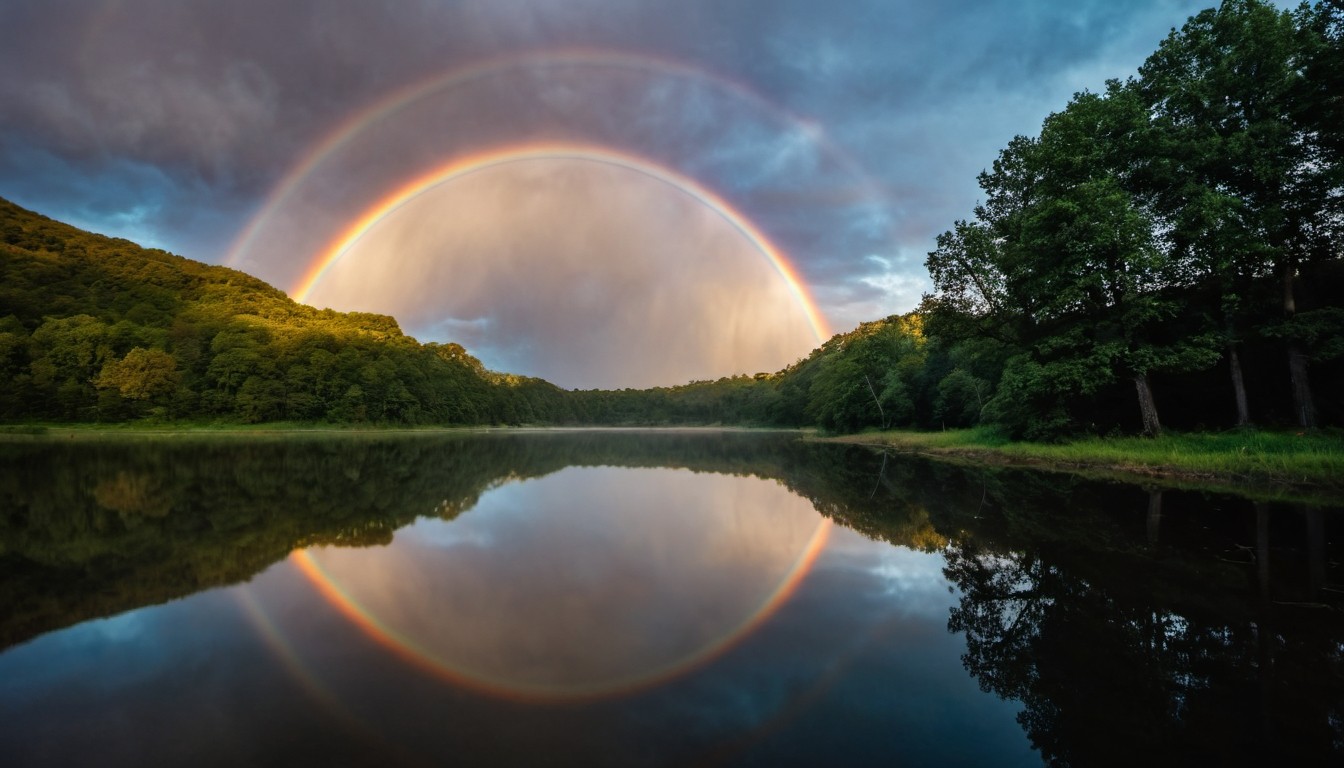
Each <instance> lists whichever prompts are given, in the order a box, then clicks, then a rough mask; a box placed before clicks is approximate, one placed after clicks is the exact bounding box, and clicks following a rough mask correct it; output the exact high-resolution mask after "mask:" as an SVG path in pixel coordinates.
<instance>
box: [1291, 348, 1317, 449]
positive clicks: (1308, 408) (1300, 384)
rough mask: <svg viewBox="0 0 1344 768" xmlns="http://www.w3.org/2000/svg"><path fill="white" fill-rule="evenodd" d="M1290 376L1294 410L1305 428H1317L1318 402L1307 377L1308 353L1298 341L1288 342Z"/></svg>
mask: <svg viewBox="0 0 1344 768" xmlns="http://www.w3.org/2000/svg"><path fill="white" fill-rule="evenodd" d="M1288 376H1289V378H1291V379H1292V382H1293V410H1294V411H1295V412H1296V413H1297V423H1298V424H1300V425H1301V426H1302V428H1303V429H1315V428H1316V402H1315V400H1313V399H1312V396H1311V382H1310V381H1308V379H1307V355H1306V353H1304V352H1303V351H1302V348H1301V347H1299V346H1298V345H1297V343H1296V342H1289V343H1288Z"/></svg>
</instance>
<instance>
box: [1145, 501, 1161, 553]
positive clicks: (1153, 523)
mask: <svg viewBox="0 0 1344 768" xmlns="http://www.w3.org/2000/svg"><path fill="white" fill-rule="evenodd" d="M1147 529H1148V543H1149V544H1150V545H1152V544H1156V543H1157V539H1158V535H1159V533H1160V532H1161V530H1162V491H1160V490H1151V491H1148V525H1147Z"/></svg>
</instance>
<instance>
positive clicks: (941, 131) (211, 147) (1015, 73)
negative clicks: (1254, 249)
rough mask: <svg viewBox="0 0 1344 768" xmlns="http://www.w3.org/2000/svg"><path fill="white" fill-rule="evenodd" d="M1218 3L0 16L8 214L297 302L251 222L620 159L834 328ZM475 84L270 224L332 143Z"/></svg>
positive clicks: (489, 1)
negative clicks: (391, 100) (361, 125)
mask: <svg viewBox="0 0 1344 768" xmlns="http://www.w3.org/2000/svg"><path fill="white" fill-rule="evenodd" d="M1210 4H1211V2H1210V0H1193V1H1187V0H1126V1H1125V2H1113V0H1096V1H1087V0H1084V1H1082V2H1068V3H1065V2H1021V1H1015V0H1004V1H1001V2H995V1H988V0H980V1H972V0H960V1H952V2H937V3H931V2H924V1H923V0H919V1H915V0H908V1H907V0H834V1H832V2H825V3H822V2H816V1H815V0H729V1H725V0H686V1H679V2H652V1H650V0H619V1H617V0H570V1H569V2H555V1H554V0H462V1H461V2H443V1H440V0H402V1H401V2H394V3H374V2H367V1H364V0H290V1H287V2H273V1H272V0H231V1H230V2H208V1H206V0H201V1H199V2H181V1H180V0H108V1H107V2H93V1H92V0H0V15H2V16H3V17H4V21H5V23H4V24H0V104H3V105H4V107H3V109H0V196H3V197H6V198H9V199H11V200H13V201H15V202H17V203H19V204H20V205H23V206H25V207H28V208H31V209H34V210H37V211H39V212H41V213H44V214H46V215H49V216H51V217H53V218H57V219H61V220H65V221H69V222H71V223H74V224H76V225H78V226H81V227H85V228H88V229H92V230H95V231H98V232H103V233H107V234H112V235H118V236H122V237H126V238H129V239H132V240H135V241H137V242H140V243H142V244H145V245H149V246H154V247H161V248H165V249H167V250H170V251H173V252H176V253H181V254H182V255H185V256H189V257H192V258H196V259H199V260H202V261H207V262H225V261H233V263H235V264H236V265H237V266H240V267H241V268H244V269H247V270H248V271H251V272H254V273H256V274H258V275H259V276H261V277H263V278H265V279H267V280H270V281H272V282H273V283H275V284H276V285H278V286H279V287H282V288H287V289H288V288H290V287H291V286H292V284H293V281H294V280H295V278H296V276H297V275H298V274H299V272H300V271H301V268H302V266H303V265H305V264H307V263H309V262H310V261H311V258H312V256H313V255H314V254H310V253H298V254H295V253H292V251H294V250H296V249H297V250H304V249H309V248H310V245H309V244H307V242H306V241H303V242H302V244H300V245H295V246H293V247H291V248H290V249H289V251H287V252H286V255H285V256H283V257H281V256H275V255H270V254H267V253H266V252H265V249H262V250H261V251H258V252H257V253H253V254H243V255H239V254H238V253H236V252H231V249H232V248H233V247H234V245H235V244H236V243H237V242H238V241H239V238H240V236H241V235H242V233H243V232H244V231H245V229H246V228H247V227H248V225H249V223H252V222H253V221H254V219H255V218H256V217H258V216H260V215H262V214H268V213H269V214H270V215H271V216H272V217H273V218H275V219H286V220H288V221H289V222H290V225H291V227H299V226H308V227H309V228H310V229H313V228H318V227H319V226H327V227H330V226H336V223H337V222H339V221H340V219H341V217H343V216H348V215H349V211H357V210H360V208H361V204H360V203H358V202H350V201H360V200H366V199H371V198H370V196H371V195H373V194H374V193H373V192H372V191H366V190H365V187H368V186H369V185H370V182H369V180H370V179H380V177H379V176H378V174H379V173H380V172H385V171H386V169H388V168H390V167H393V166H397V164H398V163H401V164H403V165H406V166H407V167H406V168H404V169H402V170H400V171H399V172H400V173H402V174H403V175H404V174H405V173H409V172H410V168H409V165H414V164H417V163H419V164H423V163H430V162H437V161H439V160H441V159H444V158H451V157H455V156H461V155H463V154H468V153H471V152H473V151H476V150H478V149H480V148H481V147H484V146H485V145H488V144H493V143H498V142H500V141H505V142H509V141H518V142H523V141H536V140H558V139H562V140H565V141H575V142H582V143H584V144H595V145H600V146H604V147H614V148H615V149H617V150H618V151H621V152H624V153H628V154H632V155H636V156H638V157H640V158H644V159H647V160H649V161H650V162H653V163H656V164H658V165H659V166H661V167H665V168H668V169H669V170H671V171H673V172H675V173H676V174H680V175H681V176H684V177H686V178H690V179H693V180H694V181H695V182H696V183H697V184H700V185H703V186H704V187H705V188H707V189H710V190H713V191H714V192H715V193H717V194H718V195H719V196H720V197H722V198H723V199H724V200H726V201H727V202H728V203H729V204H731V205H732V206H733V208H734V209H735V210H736V211H738V212H740V213H741V214H742V215H743V216H744V217H745V218H746V219H748V220H749V221H750V222H752V223H753V224H754V225H755V226H757V227H758V228H759V229H760V230H761V231H762V232H763V233H765V234H766V236H768V237H769V239H770V240H771V241H772V242H774V243H775V244H776V245H778V246H779V248H780V249H781V250H782V251H783V252H784V253H786V254H787V255H788V257H789V260H790V261H791V262H792V263H793V264H794V265H795V266H796V267H797V269H798V272H799V273H800V275H801V276H802V278H803V279H804V281H805V282H806V284H807V286H808V287H809V288H810V290H811V291H812V293H813V295H814V296H815V298H816V300H817V303H818V305H819V306H820V308H821V310H822V311H823V313H824V314H825V315H826V317H827V319H828V320H829V321H830V326H831V328H832V329H833V330H836V331H842V330H847V329H848V328H852V327H853V326H854V325H856V324H857V323H858V322H860V321H863V320H868V319H875V318H878V317H882V316H885V315H887V314H891V313H894V312H903V311H907V310H909V309H912V308H913V307H914V306H915V304H916V303H917V302H918V300H919V297H920V293H921V291H922V290H924V289H925V287H926V285H927V282H926V281H927V277H926V274H925V272H924V269H923V260H924V257H925V255H926V253H927V251H929V250H930V249H931V248H932V247H933V241H934V238H935V237H936V236H937V235H938V233H940V232H942V231H944V230H946V229H948V228H950V227H951V226H952V224H953V222H954V221H955V220H956V219H958V218H965V217H967V216H968V215H969V214H970V211H971V208H972V206H973V205H974V204H975V203H976V201H977V199H978V197H979V194H978V193H979V190H978V187H977V185H976V181H975V177H976V174H977V173H979V172H980V171H981V170H982V169H984V168H985V167H987V166H988V165H989V164H990V163H991V162H992V161H993V159H994V157H995V155H996V153H997V151H998V150H999V149H1000V148H1001V147H1003V146H1004V145H1005V144H1006V143H1007V142H1008V141H1009V140H1010V139H1011V138H1012V137H1013V136H1014V135H1016V134H1022V133H1028V134H1030V133H1034V132H1035V131H1036V130H1037V128H1038V127H1039V125H1040V123H1041V120H1042V119H1043V118H1044V117H1045V116H1046V115H1047V114H1048V113H1050V112H1051V111H1054V110H1057V109H1059V108H1061V107H1063V105H1064V104H1065V103H1066V102H1067V100H1068V99H1069V97H1070V96H1071V95H1072V94H1073V93H1075V92H1077V91H1079V90H1083V89H1092V90H1096V89H1099V88H1101V87H1102V86H1103V84H1104V82H1105V80H1106V79H1107V78H1112V77H1121V78H1123V77H1126V76H1128V75H1131V74H1133V73H1134V72H1135V70H1136V68H1137V67H1138V66H1139V64H1140V63H1141V62H1142V61H1143V59H1144V58H1145V57H1146V56H1147V55H1148V54H1150V53H1151V52H1152V51H1153V50H1154V49H1155V48H1156V46H1157V45H1158V43H1159V42H1160V41H1161V39H1162V38H1163V37H1164V36H1165V35H1166V34H1167V33H1168V31H1169V30H1170V29H1171V28H1172V27H1179V26H1180V25H1181V24H1182V23H1183V22H1184V21H1185V20H1186V19H1187V18H1188V17H1189V16H1190V15H1191V14H1193V13H1195V12H1197V11H1199V10H1200V9H1202V8H1203V7H1206V6H1208V5H1210ZM576 51H582V52H584V55H586V56H588V57H589V58H588V60H587V62H588V63H583V62H582V61H579V60H578V59H577V58H576V57H575V56H574V55H573V54H574V52H576ZM561 53H563V54H565V55H567V56H569V57H570V58H569V59H565V57H564V56H561V55H559V54H561ZM529 57H530V58H529ZM602 57H606V59H605V60H606V61H607V62H608V63H607V64H593V63H592V62H593V61H594V60H603V59H602ZM612 60H622V61H626V62H639V61H643V62H645V64H643V65H639V64H636V63H629V64H625V65H622V66H619V67H614V68H613V67H612V66H611V65H610V61H612ZM483 62H494V64H493V65H489V66H493V67H494V69H493V70H491V71H489V72H487V74H486V75H484V76H481V77H479V78H477V79H475V80H473V81H471V82H469V83H465V84H462V83H459V84H457V85H454V86H453V87H451V88H449V89H447V90H444V91H438V92H434V93H431V94H429V95H427V96H426V97H424V98H423V99H421V100H420V101H418V102H416V103H414V104H411V105H410V106H409V107H408V108H406V109H403V110H401V111H400V112H398V113H394V114H391V115H389V116H388V118H387V120H385V121H384V124H381V125H378V126H375V127H374V128H371V129H369V130H368V131H367V132H365V133H362V134H360V135H358V136H357V137H355V139H354V140H353V141H352V143H351V145H350V147H351V151H350V152H349V153H347V156H343V157H342V158H341V159H339V162H337V164H336V165H334V166H332V167H331V168H329V169H327V172H326V174H325V176H324V177H323V181H322V188H321V190H319V191H315V192H313V193H311V194H308V195H307V196H300V197H301V198H302V199H299V200H296V201H291V205H290V207H289V208H284V209H281V210H272V209H268V208H267V199H268V196H270V195H272V193H273V192H274V191H275V190H276V187H277V185H278V184H280V183H281V182H282V181H283V180H284V179H286V177H287V176H288V175H289V174H290V173H291V171H292V170H293V169H294V168H295V167H296V166H297V165H298V164H299V163H301V162H302V161H303V160H304V158H305V157H306V154H305V153H308V152H310V151H311V149H312V148H313V147H314V146H316V145H317V144H318V143H319V142H321V141H322V140H323V139H324V138H326V137H329V136H331V135H332V132H333V131H335V130H337V129H338V127H339V126H341V125H342V123H343V121H346V120H348V119H349V118H351V117H352V116H354V115H358V114H360V113H361V112H364V111H366V110H367V109H368V108H369V107H370V105H374V104H376V103H378V102H379V100H380V99H386V98H388V96H389V95H390V94H393V93H394V92H396V91H397V90H398V89H401V88H405V87H407V86H410V85H412V84H415V83H419V82H425V81H426V80H427V79H430V78H434V77H440V76H443V75H445V74H451V73H453V72H460V71H464V70H467V69H470V68H472V67H477V68H478V69H479V68H480V67H481V66H482V63H483ZM510 62H512V64H511V63H510ZM519 62H530V63H521V64H520V63H519ZM548 62H549V63H548ZM556 62H559V63H556ZM489 66H487V69H489ZM417 121H420V122H417ZM407 136H411V137H413V138H411V139H408V138H406V137H407ZM333 162H336V161H333ZM408 164H409V165H408ZM397 167H400V166H397ZM388 173H390V172H388ZM384 182H386V183H390V182H391V179H380V183H384ZM361 185H363V186H361ZM326 200H333V201H347V202H349V205H350V206H351V207H350V209H349V211H347V210H346V209H344V208H342V207H341V205H340V204H338V203H333V204H332V207H331V208H330V210H325V209H323V205H324V202H323V201H326ZM324 215H326V216H327V217H328V219H330V221H328V220H327V219H324V218H323V216H324ZM304 222H307V223H306V224H304ZM277 231H279V230H277ZM323 234H325V233H323ZM268 237H269V239H270V240H271V241H272V242H281V241H283V240H284V238H283V237H282V236H281V235H275V236H269V235H268ZM314 237H317V236H316V235H314ZM319 239H321V238H319ZM295 242H300V241H295ZM315 242H316V241H315ZM501 300H504V299H503V298H502V297H501ZM338 308H343V307H338ZM558 322H559V324H560V325H561V326H563V321H562V320H561V321H558ZM411 330H415V329H411ZM571 330H577V329H571ZM517 357H518V356H517V355H514V356H513V358H512V359H516V358H517ZM487 362H489V361H487ZM785 362H790V361H785ZM524 372H527V371H524Z"/></svg>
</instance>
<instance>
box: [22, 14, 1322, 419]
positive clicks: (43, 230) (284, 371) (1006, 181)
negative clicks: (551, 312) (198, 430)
mask: <svg viewBox="0 0 1344 768" xmlns="http://www.w3.org/2000/svg"><path fill="white" fill-rule="evenodd" d="M1342 78H1344V6H1341V4H1339V3H1335V2H1322V3H1319V4H1317V5H1315V6H1311V5H1308V4H1304V5H1302V6H1301V7H1299V8H1297V9H1296V10H1292V11H1281V10H1279V9H1277V8H1275V7H1274V6H1272V5H1269V4H1268V3H1266V2H1262V1H1261V0H1228V1H1227V2H1224V3H1222V4H1221V6H1220V7H1218V8H1216V9H1209V10H1206V11H1203V12H1201V13H1199V14H1198V15H1196V16H1194V17H1192V18H1191V19H1190V20H1189V21H1188V22H1187V23H1186V24H1185V25H1184V26H1182V27H1181V28H1180V29H1175V30H1172V32H1171V34H1170V35H1169V36H1168V37H1167V38H1166V39H1165V40H1164V41H1162V43H1161V44H1160V45H1159V47H1158V49H1157V50H1156V51H1155V52H1154V53H1153V54H1152V55H1151V56H1150V57H1149V58H1148V60H1147V61H1146V62H1145V63H1144V64H1143V65H1142V66H1141V67H1140V69H1139V71H1138V73H1137V75H1135V76H1132V77H1129V78H1127V79H1124V80H1112V81H1109V82H1108V83H1107V85H1106V87H1105V89H1104V91H1102V92H1100V93H1091V92H1083V93H1079V94H1077V95H1076V96H1075V97H1074V98H1073V99H1072V100H1071V101H1070V102H1069V103H1068V104H1067V105H1065V106H1064V108H1063V109H1061V110H1060V111H1059V112H1056V113H1054V114H1051V115H1050V116H1049V117H1047V118H1046V119H1045V121H1044V123H1043V125H1042V127H1041V130H1040V133H1039V134H1038V135H1036V136H1019V137H1016V138H1015V139H1013V140H1012V141H1011V142H1009V144H1008V146H1007V147H1005V148H1004V149H1003V150H1002V151H1001V152H1000V153H999V155H998V157H997V158H995V159H994V160H993V162H992V165H991V167H990V168H988V169H987V170H986V171H984V172H983V173H982V174H981V175H980V177H979V182H980V187H981V189H982V191H983V194H984V198H983V200H982V201H981V202H980V203H979V204H978V205H977V206H976V207H975V208H974V210H973V211H971V212H970V217H969V218H967V219H965V220H962V221H957V222H954V223H953V224H952V226H951V228H950V229H949V230H948V231H946V232H944V233H943V234H942V235H940V236H939V237H938V238H937V241H936V247H935V249H934V250H933V251H932V252H931V253H929V255H928V260H927V262H926V266H927V268H928V271H929V275H930V278H931V280H932V290H931V292H930V293H928V294H927V295H926V296H925V297H924V301H923V303H922V304H921V305H920V307H919V308H918V309H916V310H915V311H913V312H910V313H907V314H904V315H893V316H891V317H888V318H885V319H881V320H876V321H873V322H870V323H864V324H862V325H860V326H859V327H858V328H856V329H854V330H852V331H850V332H848V333H843V334H839V335H837V336H835V337H833V338H831V339H830V340H829V341H827V342H826V343H824V344H823V345H822V346H820V347H819V348H817V349H816V350H814V351H813V352H812V353H811V354H810V355H809V356H808V357H806V358H805V359H802V360H799V361H797V362H796V363H794V364H793V365H790V366H789V367H787V368H785V369H783V370H781V371H777V372H773V373H771V372H762V373H756V374H755V375H750V376H748V375H739V376H735V377H729V378H723V379H719V380H717V381H702V382H692V383H689V384H684V385H680V386H670V387H658V388H653V389H648V390H621V391H601V390H588V391H566V390H562V389H560V388H559V387H556V386H554V385H552V384H550V383H548V382H546V381H543V380H540V379H535V378H528V377H522V376H515V375H510V374H506V373H498V372H493V371H489V370H486V369H485V367H484V366H483V365H482V364H481V362H480V361H479V360H477V359H475V358H473V357H472V356H471V355H470V354H468V352H467V350H465V349H464V348H463V347H461V346H460V345H458V344H452V343H448V344H438V343H424V344H422V343H420V342H418V341H416V340H415V339H413V338H411V337H409V336H407V335H405V334H404V333H403V332H402V331H401V329H400V327H399V326H398V324H397V322H396V320H395V319H393V318H391V317H387V316H382V315H372V314H366V313H342V312H335V311H332V310H330V309H321V310H319V309H315V308H312V307H308V306H305V305H302V304H298V303H296V302H294V301H292V300H290V299H289V298H288V297H287V296H286V295H285V294H284V293H283V292H281V291H279V290H277V289H275V288H273V287H271V286H269V285H267V284H265V283H263V282H262V281H260V280H257V279H256V278H253V277H251V276H248V275H246V274H243V273H241V272H238V271H236V270H231V269H227V268H224V267H218V266H209V265H205V264H201V263H199V262H194V261H191V260H189V259H186V258H183V257H180V256H175V255H173V254H169V253H166V252H164V251H159V250H150V249H143V248H140V247H138V246H136V245H134V244H133V243H130V242H129V241H126V240H121V239H116V238H108V237H103V236H100V235H95V234H90V233H87V232H83V231H80V230H78V229H75V228H73V227H70V226H67V225H64V224H61V223H59V222H56V221H53V220H50V219H47V218H45V217H43V216H41V215H39V214H36V213H33V212H30V211H26V210H24V209H22V208H20V207H18V206H16V205H14V204H12V203H10V202H8V201H4V200H0V421H5V422H10V423H45V422H81V423H90V422H124V421H135V420H148V421H155V422H179V421H181V422H194V423H201V422H206V423H213V422H222V423H234V422H238V423H258V422H275V421H285V422H298V423H341V424H346V423H356V424H386V425H481V424H515V425H516V424H537V425H571V424H594V425H673V424H740V425H753V426H783V427H804V426H815V427H819V428H821V429H824V430H827V431H831V432H854V431H861V430H865V429H873V428H879V429H885V428H893V427H909V428H922V429H942V428H950V427H964V426H973V425H979V424H985V425H993V426H995V427H997V428H999V429H1001V430H1002V431H1003V432H1004V433H1005V434H1007V435H1009V436H1011V437H1014V438H1027V439H1056V438H1060V437H1065V436H1070V435H1080V434H1097V435H1107V434H1122V433H1142V434H1149V435H1157V434H1160V433H1161V431H1162V429H1163V427H1164V425H1165V426H1168V427H1175V428H1179V429H1225V428H1232V427H1241V426H1248V425H1262V426H1283V427H1294V428H1298V429H1315V428H1318V427H1323V426H1340V425H1342V424H1344V399H1341V398H1340V397H1339V395H1338V393H1339V392H1341V391H1344V300H1341V298H1340V297H1341V296H1344V259H1342V258H1341V256H1342V255H1344V251H1342V249H1341V242H1342V240H1341V235H1344V175H1342V174H1344V163H1341V157H1340V156H1341V152H1344V82H1341V79H1342Z"/></svg>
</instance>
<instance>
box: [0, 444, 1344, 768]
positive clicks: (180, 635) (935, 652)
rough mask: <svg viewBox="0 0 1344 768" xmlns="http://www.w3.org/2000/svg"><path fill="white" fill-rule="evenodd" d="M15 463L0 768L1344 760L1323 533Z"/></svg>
mask: <svg viewBox="0 0 1344 768" xmlns="http://www.w3.org/2000/svg"><path fill="white" fill-rule="evenodd" d="M0 462H2V463H0V466H3V467H4V468H5V469H4V471H0V606H3V607H4V610H3V611H0V650H3V649H5V648H7V650H3V653H0V713H3V717H0V760H3V762H5V764H6V765H10V764H15V765H26V764H79V763H89V762H92V761H95V760H96V761H98V762H100V763H102V764H108V765H137V764H143V763H145V762H146V761H149V760H150V759H151V758H155V759H154V761H155V762H159V763H170V764H173V763H175V764H188V763H190V764H193V765H197V764H210V763H213V764H220V765H234V764H257V763H275V762H285V761H299V762H314V761H327V762H332V763H343V764H378V765H384V764H417V762H419V763H420V764H424V763H428V764H437V763H439V762H442V761H443V760H444V759H447V758H449V757H451V758H453V759H459V760H462V761H465V762H491V763H509V764H536V763H538V762H552V763H555V762H560V763H566V764H579V765H594V764H607V765H629V764H648V765H662V764H684V763H696V764H700V763H705V764H742V765H777V764H825V763H830V762H835V761H837V760H842V761H844V762H849V763H872V764H875V763H890V762H899V763H906V764H1000V765H1002V764H1017V765H1029V764H1039V763H1040V760H1041V759H1042V758H1044V759H1046V760H1047V761H1048V762H1051V763H1055V764H1061V765H1063V764H1075V765H1081V764H1103V765H1105V764H1120V763H1124V764H1133V763H1136V762H1139V763H1155V764H1168V763H1174V762H1178V761H1179V762H1192V761H1204V762H1210V761H1211V762H1213V763H1221V764H1245V763H1267V762H1269V763H1276V764H1277V763H1291V764H1304V765H1307V764H1337V763H1338V762H1339V759H1340V758H1341V757H1344V676H1342V675H1341V673H1340V670H1341V669H1344V514H1342V513H1341V511H1340V510H1339V509H1338V508H1335V507H1322V506H1319V505H1310V504H1305V503H1301V502H1299V501H1271V500H1260V501H1252V500H1248V499H1243V498H1236V497H1231V496H1224V495H1218V494H1212V493H1202V492H1196V491H1189V490H1176V489H1171V488H1162V487H1158V486H1151V487H1137V486H1127V485H1121V484H1115V483H1098V482H1093V481H1088V480H1083V479H1079V478H1076V477H1072V476H1068V475H1049V474H1040V473H1031V472H1022V471H1006V470H996V469H989V468H975V467H955V466H949V465H946V464H937V463H930V462H925V461H920V460H917V459H912V458H910V457H896V456H884V455H882V454H880V453H875V452H871V451H867V450H865V449H860V448H855V447H846V446H833V445H817V444H809V443H803V442H799V441H796V440H794V439H793V438H792V436H788V435H782V436H760V435H745V434H733V433H723V434H690V433H687V434H677V433H661V434H643V433H625V432H614V433H547V434H536V435H520V434H508V435H477V436H470V435H456V436H446V437H445V436H399V437H377V436H343V437H340V438H329V437H314V438H310V439H295V438H293V437H287V438H283V439H253V438H234V439H224V440H209V441H193V440H184V441H183V440H179V441H151V442H148V443H135V442H124V441H119V442H107V443H103V442H92V443H80V442H78V441H75V442H74V443H73V444H63V443H56V442H54V441H42V442H33V443H31V444H20V443H10V444H3V443H0ZM818 513H820V515H818ZM296 551H297V552H299V554H292V553H295V552H296ZM244 582H246V583H245V585H243V586H237V585H239V584H241V583H244ZM230 585H233V586H230ZM216 587H226V588H227V589H212V588H216ZM320 595H325V597H326V598H327V599H326V600H323V599H320V597H319V596H320ZM178 598H185V599H178ZM161 603H166V604H164V605H159V604H161ZM98 617H111V618H106V619H102V620H95V621H89V619H97V618H98ZM352 619H354V620H355V621H352ZM63 627H64V628H66V629H64V630H62V629H61V628H63ZM948 630H951V631H950V632H949V631H948ZM389 651H391V652H389ZM408 662H410V663H408ZM483 694H489V695H483ZM314 705H316V706H314Z"/></svg>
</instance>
